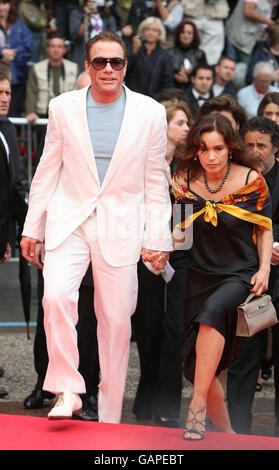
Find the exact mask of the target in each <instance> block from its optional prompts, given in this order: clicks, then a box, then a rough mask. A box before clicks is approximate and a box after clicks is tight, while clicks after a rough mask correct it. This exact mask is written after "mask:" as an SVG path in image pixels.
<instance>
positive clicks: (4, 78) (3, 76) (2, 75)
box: [0, 71, 11, 84]
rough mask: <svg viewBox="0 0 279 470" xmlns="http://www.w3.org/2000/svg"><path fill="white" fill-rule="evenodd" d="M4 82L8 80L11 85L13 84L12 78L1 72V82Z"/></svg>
mask: <svg viewBox="0 0 279 470" xmlns="http://www.w3.org/2000/svg"><path fill="white" fill-rule="evenodd" d="M4 80H8V82H9V84H11V80H10V77H9V76H8V75H6V74H5V73H3V72H1V71H0V82H3V81H4Z"/></svg>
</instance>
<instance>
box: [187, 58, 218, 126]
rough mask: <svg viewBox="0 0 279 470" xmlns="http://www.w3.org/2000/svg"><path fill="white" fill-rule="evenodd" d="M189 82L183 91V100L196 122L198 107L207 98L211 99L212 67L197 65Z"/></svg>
mask: <svg viewBox="0 0 279 470" xmlns="http://www.w3.org/2000/svg"><path fill="white" fill-rule="evenodd" d="M191 82H192V83H191V85H190V86H189V87H188V88H187V89H186V91H185V98H186V100H187V103H188V104H189V107H190V111H191V114H192V116H193V119H194V120H196V117H197V111H198V109H199V107H200V106H202V105H203V103H204V102H205V101H206V100H208V99H209V98H213V92H212V83H213V69H212V67H210V66H209V65H207V64H201V65H198V66H197V67H196V68H195V69H194V70H193V72H192V75H191Z"/></svg>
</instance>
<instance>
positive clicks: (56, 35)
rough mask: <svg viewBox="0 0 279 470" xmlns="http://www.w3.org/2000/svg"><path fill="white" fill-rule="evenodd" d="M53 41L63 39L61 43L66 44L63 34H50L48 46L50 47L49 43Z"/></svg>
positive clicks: (47, 41) (47, 40) (47, 39)
mask: <svg viewBox="0 0 279 470" xmlns="http://www.w3.org/2000/svg"><path fill="white" fill-rule="evenodd" d="M52 39H61V41H63V42H64V43H65V38H64V37H63V36H62V34H60V33H56V32H53V33H49V34H48V35H47V37H46V46H48V45H49V42H50V41H51V40H52Z"/></svg>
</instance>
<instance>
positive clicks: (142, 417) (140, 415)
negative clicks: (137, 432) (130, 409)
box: [134, 413, 153, 421]
mask: <svg viewBox="0 0 279 470" xmlns="http://www.w3.org/2000/svg"><path fill="white" fill-rule="evenodd" d="M134 415H135V416H136V419H137V420H138V421H148V420H149V419H152V418H153V416H152V414H149V413H146V414H145V413H134Z"/></svg>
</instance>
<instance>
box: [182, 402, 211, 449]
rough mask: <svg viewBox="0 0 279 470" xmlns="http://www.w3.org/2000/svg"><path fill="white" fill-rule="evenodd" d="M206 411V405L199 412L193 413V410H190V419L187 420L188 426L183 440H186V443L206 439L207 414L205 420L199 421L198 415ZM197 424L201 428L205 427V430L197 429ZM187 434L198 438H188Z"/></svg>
mask: <svg viewBox="0 0 279 470" xmlns="http://www.w3.org/2000/svg"><path fill="white" fill-rule="evenodd" d="M190 411H191V413H192V418H191V419H189V413H190ZM204 411H206V405H204V406H203V407H202V408H200V409H199V410H197V411H193V410H192V409H191V408H189V412H188V418H187V422H186V426H185V429H184V434H183V438H184V439H186V441H200V440H201V439H204V437H205V420H206V414H205V416H204V418H203V419H198V414H199V413H204ZM187 424H188V426H187ZM197 424H198V425H200V426H201V427H203V428H204V429H203V430H199V429H196V425H197ZM186 433H187V434H197V436H198V437H197V438H195V437H186Z"/></svg>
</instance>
